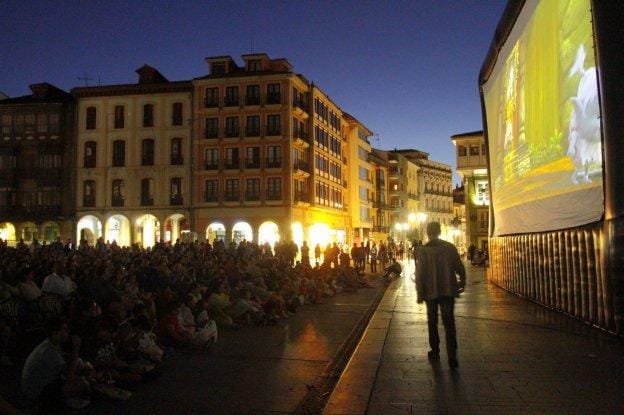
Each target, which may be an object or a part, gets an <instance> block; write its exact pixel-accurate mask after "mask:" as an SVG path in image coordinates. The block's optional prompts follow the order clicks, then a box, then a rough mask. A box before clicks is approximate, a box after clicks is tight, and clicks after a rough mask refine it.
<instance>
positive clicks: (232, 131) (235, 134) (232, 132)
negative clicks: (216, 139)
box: [225, 128, 240, 138]
mask: <svg viewBox="0 0 624 415" xmlns="http://www.w3.org/2000/svg"><path fill="white" fill-rule="evenodd" d="M225 137H226V138H239V137H240V129H239V128H228V129H226V130H225Z"/></svg>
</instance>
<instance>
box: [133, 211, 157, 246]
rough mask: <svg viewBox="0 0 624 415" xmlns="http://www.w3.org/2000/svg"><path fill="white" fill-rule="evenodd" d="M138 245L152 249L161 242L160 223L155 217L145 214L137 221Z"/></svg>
mask: <svg viewBox="0 0 624 415" xmlns="http://www.w3.org/2000/svg"><path fill="white" fill-rule="evenodd" d="M136 225H137V232H136V237H137V243H138V244H139V245H141V246H142V247H143V248H148V247H152V246H154V245H155V244H156V242H158V241H159V240H160V222H158V219H157V218H156V216H154V215H150V214H145V215H143V216H141V217H139V219H137V221H136Z"/></svg>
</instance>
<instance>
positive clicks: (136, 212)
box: [72, 65, 193, 247]
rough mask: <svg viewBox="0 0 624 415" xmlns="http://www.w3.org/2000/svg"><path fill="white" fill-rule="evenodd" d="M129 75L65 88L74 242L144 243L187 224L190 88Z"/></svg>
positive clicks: (177, 233)
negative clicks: (69, 99)
mask: <svg viewBox="0 0 624 415" xmlns="http://www.w3.org/2000/svg"><path fill="white" fill-rule="evenodd" d="M136 72H137V74H138V75H139V79H138V82H137V83H135V84H122V85H105V86H94V87H80V88H74V89H72V94H73V95H74V97H75V99H76V103H77V112H78V117H77V126H76V128H77V145H76V149H77V150H76V153H77V154H76V160H77V166H76V167H77V169H76V187H77V188H76V196H77V197H76V205H75V208H76V212H77V228H76V237H77V239H78V240H80V239H86V240H87V241H89V243H93V242H94V241H95V240H96V239H97V238H98V237H103V238H104V240H105V241H110V242H113V241H116V242H117V244H119V245H130V244H134V243H138V244H139V245H141V246H145V247H147V246H152V245H153V244H154V243H155V242H157V241H159V240H164V241H171V242H175V241H176V239H178V238H181V237H182V236H183V233H184V232H187V231H190V229H191V225H192V224H191V218H192V215H191V208H190V206H191V193H190V189H191V183H190V179H191V174H190V172H191V122H190V120H191V116H192V115H191V101H192V100H191V96H192V93H193V85H192V83H191V82H190V81H175V82H173V81H169V80H168V79H167V78H165V77H164V76H163V75H162V74H161V73H160V72H158V71H157V70H156V69H154V68H152V67H150V66H148V65H144V66H142V67H141V68H139V69H137V71H136Z"/></svg>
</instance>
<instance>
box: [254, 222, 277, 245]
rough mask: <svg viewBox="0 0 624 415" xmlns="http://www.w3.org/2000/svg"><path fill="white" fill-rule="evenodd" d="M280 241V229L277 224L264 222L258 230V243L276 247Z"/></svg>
mask: <svg viewBox="0 0 624 415" xmlns="http://www.w3.org/2000/svg"><path fill="white" fill-rule="evenodd" d="M279 240H280V234H279V227H278V226H277V224H276V223H275V222H270V221H267V222H264V223H263V224H262V225H260V227H259V228H258V243H259V244H264V243H267V242H268V243H269V245H271V246H275V243H276V242H278V241H279Z"/></svg>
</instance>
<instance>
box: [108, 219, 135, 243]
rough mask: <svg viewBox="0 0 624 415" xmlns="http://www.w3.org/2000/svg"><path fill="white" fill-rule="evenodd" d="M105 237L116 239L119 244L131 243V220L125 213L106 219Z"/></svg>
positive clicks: (109, 239)
mask: <svg viewBox="0 0 624 415" xmlns="http://www.w3.org/2000/svg"><path fill="white" fill-rule="evenodd" d="M104 239H105V240H106V241H109V242H111V243H112V242H113V241H116V242H117V245H119V246H129V245H130V220H129V219H128V218H127V217H125V216H124V215H113V216H111V217H110V218H108V220H107V221H106V227H105V232H104Z"/></svg>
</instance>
